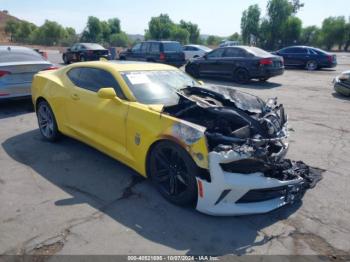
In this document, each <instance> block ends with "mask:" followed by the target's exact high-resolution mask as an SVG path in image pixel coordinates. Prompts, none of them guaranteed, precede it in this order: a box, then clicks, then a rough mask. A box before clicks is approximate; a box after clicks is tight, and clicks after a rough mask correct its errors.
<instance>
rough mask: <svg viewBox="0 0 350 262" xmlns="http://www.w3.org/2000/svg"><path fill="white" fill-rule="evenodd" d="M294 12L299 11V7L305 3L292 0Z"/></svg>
mask: <svg viewBox="0 0 350 262" xmlns="http://www.w3.org/2000/svg"><path fill="white" fill-rule="evenodd" d="M290 3H291V5H292V12H293V14H296V13H298V11H299V9H300V8H302V7H304V3H300V0H291V1H290Z"/></svg>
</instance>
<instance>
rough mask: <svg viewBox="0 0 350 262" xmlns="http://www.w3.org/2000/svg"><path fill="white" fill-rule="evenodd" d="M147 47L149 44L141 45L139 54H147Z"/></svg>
mask: <svg viewBox="0 0 350 262" xmlns="http://www.w3.org/2000/svg"><path fill="white" fill-rule="evenodd" d="M148 47H149V43H143V44H142V46H141V52H142V53H147V51H148V49H149V48H148Z"/></svg>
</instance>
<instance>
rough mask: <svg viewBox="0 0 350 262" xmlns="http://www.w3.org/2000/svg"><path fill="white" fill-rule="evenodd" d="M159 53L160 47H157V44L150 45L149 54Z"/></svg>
mask: <svg viewBox="0 0 350 262" xmlns="http://www.w3.org/2000/svg"><path fill="white" fill-rule="evenodd" d="M159 51H160V46H159V43H152V44H151V48H150V53H153V54H154V53H156V54H157V53H159Z"/></svg>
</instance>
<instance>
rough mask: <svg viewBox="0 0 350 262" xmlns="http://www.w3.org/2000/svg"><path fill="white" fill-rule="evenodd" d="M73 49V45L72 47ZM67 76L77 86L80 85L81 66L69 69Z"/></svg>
mask: <svg viewBox="0 0 350 262" xmlns="http://www.w3.org/2000/svg"><path fill="white" fill-rule="evenodd" d="M72 50H73V47H72ZM67 76H68V78H69V80H70V81H72V83H73V84H74V85H76V86H80V78H79V76H80V68H73V69H71V70H69V71H68V73H67Z"/></svg>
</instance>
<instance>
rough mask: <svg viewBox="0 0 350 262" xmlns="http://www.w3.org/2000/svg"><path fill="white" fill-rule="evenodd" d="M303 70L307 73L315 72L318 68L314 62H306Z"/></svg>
mask: <svg viewBox="0 0 350 262" xmlns="http://www.w3.org/2000/svg"><path fill="white" fill-rule="evenodd" d="M305 68H306V69H307V70H309V71H315V70H316V69H317V68H318V64H317V62H316V61H314V60H311V61H307V62H306V66H305Z"/></svg>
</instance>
